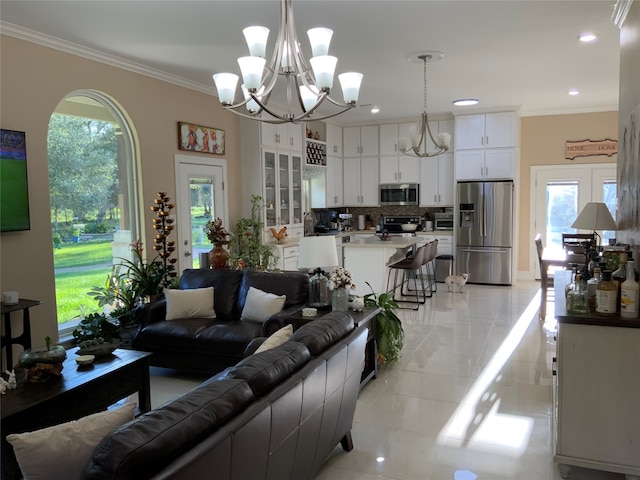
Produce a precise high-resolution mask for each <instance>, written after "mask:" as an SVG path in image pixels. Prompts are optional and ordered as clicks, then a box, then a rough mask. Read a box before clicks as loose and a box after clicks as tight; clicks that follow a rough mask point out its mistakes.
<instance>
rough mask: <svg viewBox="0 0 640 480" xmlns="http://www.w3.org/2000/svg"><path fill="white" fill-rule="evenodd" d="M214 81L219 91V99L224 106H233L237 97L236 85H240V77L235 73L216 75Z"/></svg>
mask: <svg viewBox="0 0 640 480" xmlns="http://www.w3.org/2000/svg"><path fill="white" fill-rule="evenodd" d="M213 81H214V83H215V84H216V89H217V90H218V98H219V99H220V103H222V105H232V104H233V100H234V99H235V96H236V85H237V84H238V75H236V74H235V73H216V74H215V75H214V76H213Z"/></svg>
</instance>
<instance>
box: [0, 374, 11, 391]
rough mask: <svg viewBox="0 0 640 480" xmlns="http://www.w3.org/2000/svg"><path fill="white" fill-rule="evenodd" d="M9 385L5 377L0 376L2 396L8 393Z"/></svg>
mask: <svg viewBox="0 0 640 480" xmlns="http://www.w3.org/2000/svg"><path fill="white" fill-rule="evenodd" d="M8 385H9V384H8V383H7V381H6V380H5V379H4V377H2V376H0V394H2V395H4V394H5V393H7V387H8Z"/></svg>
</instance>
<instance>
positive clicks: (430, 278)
mask: <svg viewBox="0 0 640 480" xmlns="http://www.w3.org/2000/svg"><path fill="white" fill-rule="evenodd" d="M427 245H428V246H429V248H428V250H427V253H426V254H425V256H424V259H423V265H424V266H425V271H426V273H427V288H428V289H429V297H431V296H432V295H433V294H434V293H435V292H437V291H438V284H437V283H436V263H435V260H436V257H437V256H438V239H437V238H436V239H435V240H433V241H432V242H429V243H428V244H427Z"/></svg>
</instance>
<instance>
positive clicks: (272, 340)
mask: <svg viewBox="0 0 640 480" xmlns="http://www.w3.org/2000/svg"><path fill="white" fill-rule="evenodd" d="M292 334H293V325H291V324H289V325H286V326H284V327H282V328H281V329H280V330H278V331H277V332H275V333H274V334H273V335H271V336H270V337H269V338H267V339H266V340H265V341H264V342H262V345H260V346H259V347H258V348H257V349H256V351H255V352H253V353H254V354H255V353H260V352H264V351H265V350H270V349H272V348H275V347H277V346H278V345H282V344H283V343H284V342H286V341H287V340H289V337H290V336H291V335H292Z"/></svg>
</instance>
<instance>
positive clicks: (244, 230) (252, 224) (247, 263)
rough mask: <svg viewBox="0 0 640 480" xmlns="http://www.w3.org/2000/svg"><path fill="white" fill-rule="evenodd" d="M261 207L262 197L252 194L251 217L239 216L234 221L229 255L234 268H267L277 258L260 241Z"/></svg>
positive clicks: (273, 263) (261, 226) (272, 264)
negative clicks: (234, 225)
mask: <svg viewBox="0 0 640 480" xmlns="http://www.w3.org/2000/svg"><path fill="white" fill-rule="evenodd" d="M261 209H262V197H261V196H260V195H252V196H251V217H249V218H241V219H240V220H238V222H237V223H236V231H235V239H234V242H233V245H232V248H231V257H232V260H233V263H234V265H235V266H236V268H245V267H246V268H254V269H257V270H267V269H269V268H272V267H273V266H274V265H275V263H276V261H277V259H278V257H277V256H276V255H274V254H273V250H271V248H270V247H268V246H266V245H263V243H262V228H263V223H262V220H261V218H260V210H261Z"/></svg>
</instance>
